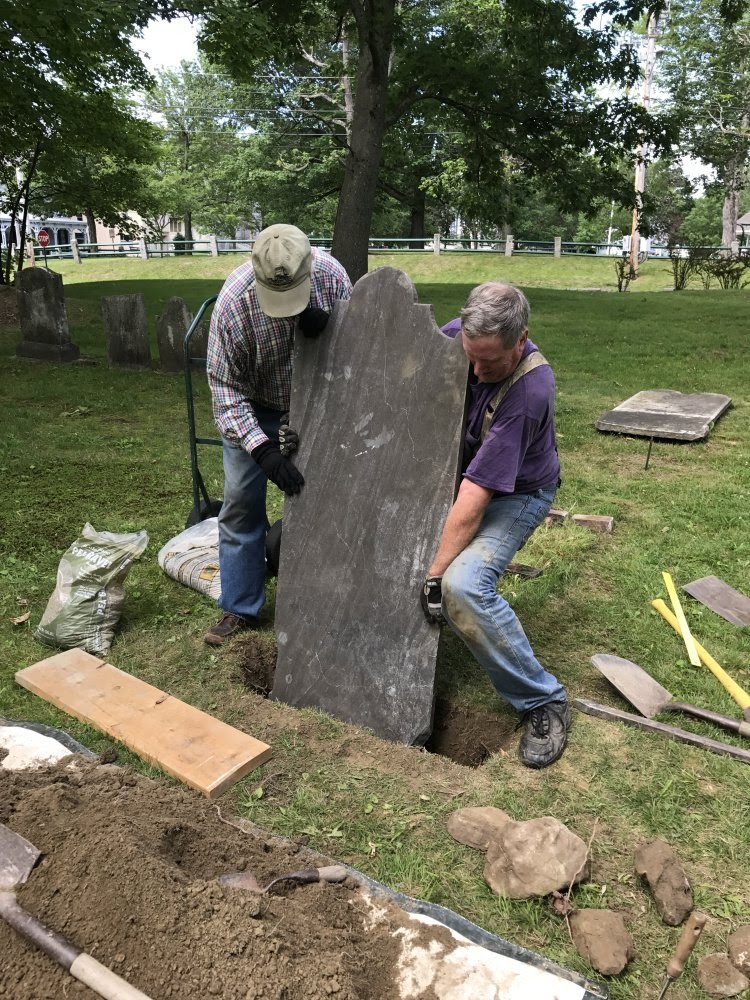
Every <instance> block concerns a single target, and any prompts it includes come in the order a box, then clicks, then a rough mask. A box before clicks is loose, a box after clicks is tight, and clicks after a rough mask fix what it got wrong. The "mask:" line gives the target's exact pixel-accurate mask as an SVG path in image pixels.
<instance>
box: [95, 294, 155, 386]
mask: <svg viewBox="0 0 750 1000" xmlns="http://www.w3.org/2000/svg"><path fill="white" fill-rule="evenodd" d="M102 316H103V318H104V332H105V334H106V337H107V361H108V362H109V364H110V367H112V368H150V367H151V346H150V344H149V341H148V324H147V322H146V304H145V302H144V300H143V296H142V295H108V296H104V298H102Z"/></svg>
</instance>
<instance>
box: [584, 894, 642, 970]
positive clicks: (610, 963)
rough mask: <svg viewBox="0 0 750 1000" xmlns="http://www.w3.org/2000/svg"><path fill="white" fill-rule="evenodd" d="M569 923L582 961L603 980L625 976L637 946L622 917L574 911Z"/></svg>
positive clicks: (600, 912) (615, 914)
mask: <svg viewBox="0 0 750 1000" xmlns="http://www.w3.org/2000/svg"><path fill="white" fill-rule="evenodd" d="M569 920H570V931H571V933H572V935H573V944H574V945H575V946H576V949H577V950H578V954H579V955H580V956H581V958H584V959H585V960H586V961H587V962H588V963H589V965H590V966H592V968H594V969H596V971H597V972H601V974H602V975H603V976H616V975H617V974H618V972H622V970H623V969H624V968H625V966H626V965H627V964H628V962H629V961H630V959H631V958H632V957H633V955H634V954H635V942H634V941H633V938H632V936H631V935H630V933H629V931H628V929H627V927H626V926H625V921H624V920H623V918H622V915H621V914H619V913H613V912H612V910H574V911H573V913H571V915H570V917H569Z"/></svg>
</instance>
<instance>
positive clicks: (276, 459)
mask: <svg viewBox="0 0 750 1000" xmlns="http://www.w3.org/2000/svg"><path fill="white" fill-rule="evenodd" d="M250 454H251V455H252V457H253V458H254V459H255V461H256V462H257V463H258V465H259V466H260V467H261V469H262V470H263V471H264V472H265V474H266V475H267V476H268V478H269V479H270V480H271V482H272V483H274V484H275V485H276V486H278V487H279V489H280V490H281V491H282V493H286V495H287V496H288V497H293V496H294V495H295V494H296V493H299V491H300V490H301V489H302V487H303V486H304V484H305V480H304V477H303V475H302V473H301V472H300V471H299V469H297V468H296V467H295V466H294V465H292V463H291V462H290V461H289V459H288V458H287V457H286V455H282V454H281V448H280V447H279V446H278V445H277V444H276V442H275V441H264V442H263V444H259V445H258V447H257V448H253V450H252V451H251V452H250Z"/></svg>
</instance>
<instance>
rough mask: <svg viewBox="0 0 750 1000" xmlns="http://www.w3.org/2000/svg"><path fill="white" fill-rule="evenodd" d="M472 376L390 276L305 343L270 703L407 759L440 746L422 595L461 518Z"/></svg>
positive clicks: (298, 367)
mask: <svg viewBox="0 0 750 1000" xmlns="http://www.w3.org/2000/svg"><path fill="white" fill-rule="evenodd" d="M467 370H468V369H467V361H466V358H465V357H464V354H463V351H462V349H461V344H460V338H459V339H458V341H456V340H453V339H451V338H449V337H446V336H444V334H442V333H441V332H440V330H439V329H438V327H437V325H436V324H435V320H434V319H433V315H432V307H431V306H429V305H419V304H417V301H416V292H415V289H414V286H413V285H412V283H411V281H410V280H409V278H408V277H407V276H406V275H405V274H403V273H402V272H401V271H398V270H396V269H395V268H390V267H384V268H379V269H378V270H376V271H373V272H371V273H370V274H367V275H365V276H364V277H363V278H361V279H360V280H359V281H358V282H357V284H356V286H355V288H354V293H353V295H352V298H351V301H350V302H348V303H347V302H339V303H337V305H336V308H335V310H334V313H333V316H332V318H331V320H330V321H329V325H328V327H327V329H326V330H325V332H324V333H323V335H322V336H321V337H319V338H317V339H312V340H311V339H307V338H305V337H301V336H298V337H297V340H296V343H295V348H294V385H293V389H292V401H291V410H290V423H291V425H292V426H293V427H294V428H295V429H296V430H298V431H299V435H300V447H299V451H298V453H297V456H296V464H297V466H298V467H299V469H300V470H301V471H302V473H303V474H304V476H305V486H304V487H303V489H302V492H301V493H300V495H299V496H298V497H293V498H291V499H287V500H286V502H285V507H284V535H283V544H282V547H281V566H280V569H279V581H278V592H277V599H276V634H277V640H278V647H279V656H278V664H277V667H276V673H275V680H274V687H273V691H272V692H271V694H272V697H274V698H277V699H279V700H281V701H285V702H287V703H289V704H291V705H295V706H315V707H317V708H321V709H323V710H324V711H326V712H329V713H330V714H331V715H334V716H336V717H337V718H340V719H343V720H345V721H347V722H353V723H356V724H358V725H361V726H366V727H369V728H370V729H372V730H373V731H374V732H375V733H377V734H378V735H379V736H382V737H384V738H386V739H391V740H395V741H398V742H401V743H407V744H411V743H423V742H424V741H425V740H426V739H427V737H428V736H429V734H430V730H431V726H432V710H433V701H434V682H435V661H436V656H437V647H438V639H439V630H438V629H437V628H434V627H431V626H430V625H428V624H427V622H426V621H425V618H424V616H423V614H422V611H421V608H420V606H419V587H420V585H421V583H422V582H423V580H424V574H425V572H426V570H427V569H428V567H429V564H430V562H431V560H432V557H433V555H434V552H435V550H436V548H437V543H438V540H439V537H440V532H441V530H442V527H443V523H444V521H445V518H446V515H447V513H448V511H449V509H450V507H451V505H452V503H453V497H454V491H455V486H456V482H457V477H458V471H459V461H460V454H461V445H462V435H463V418H464V405H465V396H466V385H467Z"/></svg>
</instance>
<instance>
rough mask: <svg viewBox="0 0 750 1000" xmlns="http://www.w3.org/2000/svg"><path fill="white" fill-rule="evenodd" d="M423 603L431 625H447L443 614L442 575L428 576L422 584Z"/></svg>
mask: <svg viewBox="0 0 750 1000" xmlns="http://www.w3.org/2000/svg"><path fill="white" fill-rule="evenodd" d="M419 599H420V601H421V603H422V611H424V616H425V618H426V619H427V621H428V622H429V624H430V625H445V624H446V621H445V617H444V615H443V578H442V576H428V577H427V578H426V580H425V582H424V583H423V584H422V590H421V593H420V595H419Z"/></svg>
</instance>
